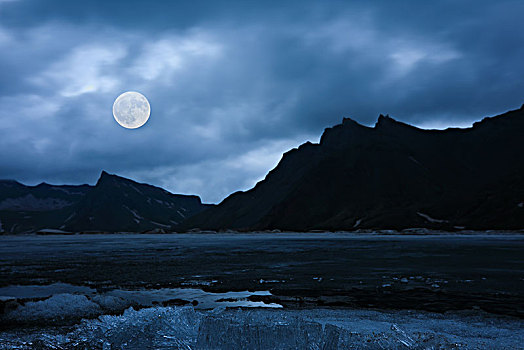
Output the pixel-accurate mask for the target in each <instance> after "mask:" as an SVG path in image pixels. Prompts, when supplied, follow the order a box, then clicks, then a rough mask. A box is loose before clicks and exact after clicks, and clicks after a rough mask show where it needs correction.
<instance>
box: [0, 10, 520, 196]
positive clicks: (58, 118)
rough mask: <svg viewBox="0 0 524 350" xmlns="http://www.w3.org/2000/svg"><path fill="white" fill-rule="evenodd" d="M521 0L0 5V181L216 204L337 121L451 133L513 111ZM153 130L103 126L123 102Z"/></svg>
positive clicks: (517, 79)
mask: <svg viewBox="0 0 524 350" xmlns="http://www.w3.org/2000/svg"><path fill="white" fill-rule="evenodd" d="M523 18H524V1H482V0H477V1H456V0H453V1H451V0H450V1H420V0H414V1H388V0H385V1H343V2H335V1H309V0H302V1H259V2H251V1H220V2H219V1H187V2H182V1H169V2H168V1H162V2H160V1H159V2H153V1H151V2H150V1H134V0H133V1H125V2H124V1H109V0H106V1H103V0H100V1H71V0H67V1H55V0H41V1H34V0H7V1H6V0H0V120H1V123H0V150H1V152H0V178H3V179H16V180H19V181H21V182H23V183H26V184H37V183H39V182H42V181H46V182H50V183H56V184H62V183H71V184H78V183H90V184H93V183H95V182H96V180H97V178H98V176H99V174H100V172H101V170H102V169H104V170H106V171H108V172H110V173H116V174H119V175H122V176H126V177H129V178H132V179H134V180H137V181H140V182H147V183H150V184H153V185H157V186H161V187H164V188H166V189H168V190H170V191H171V192H174V193H187V194H197V195H199V196H201V197H202V199H203V200H204V201H205V202H218V201H220V200H221V199H223V198H224V197H225V196H227V195H228V194H230V193H231V192H234V191H237V190H245V189H248V188H250V187H252V186H253V185H254V184H255V183H256V182H257V181H259V180H261V179H263V177H264V176H265V174H266V173H267V172H268V171H269V170H270V169H272V168H273V167H274V166H275V165H276V164H277V162H278V161H279V159H280V157H281V155H282V153H283V152H285V151H287V150H289V149H291V148H293V147H297V146H298V145H300V144H301V143H303V142H305V141H307V140H310V141H312V142H318V140H319V137H320V135H321V134H322V131H323V129H324V128H326V127H329V126H333V125H335V124H338V123H340V122H341V120H342V118H343V117H351V118H353V119H355V120H357V121H359V122H360V123H363V124H365V125H374V123H375V121H376V119H377V117H378V115H379V114H380V113H383V114H389V115H391V116H392V117H394V118H396V119H397V120H401V121H404V122H408V123H411V124H414V125H417V126H419V127H424V128H445V127H448V126H460V127H467V126H470V125H471V124H472V122H474V121H477V120H480V119H482V118H483V117H485V116H490V115H495V114H498V113H502V112H505V111H507V110H510V109H516V108H519V107H520V106H521V105H522V104H523V103H524V26H523V24H522V23H523ZM128 90H134V91H139V92H141V93H142V94H144V95H145V96H146V97H147V98H148V99H149V102H150V104H151V118H150V119H149V121H148V122H147V124H145V125H144V126H143V127H141V128H139V129H136V130H127V129H124V128H122V127H121V126H119V125H118V124H117V123H116V122H115V120H114V119H113V116H112V104H113V101H114V100H115V98H116V97H117V96H118V95H120V94H121V93H122V92H124V91H128Z"/></svg>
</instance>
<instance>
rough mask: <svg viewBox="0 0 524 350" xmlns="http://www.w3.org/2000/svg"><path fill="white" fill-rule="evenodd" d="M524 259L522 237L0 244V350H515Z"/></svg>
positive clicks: (14, 240) (33, 240) (232, 237)
mask: <svg viewBox="0 0 524 350" xmlns="http://www.w3.org/2000/svg"><path fill="white" fill-rule="evenodd" d="M523 256H524V236H523V235H521V234H475V235H454V234H442V235H424V236H423V235H409V236H407V235H378V234H376V235H369V234H349V233H315V234H311V233H307V234H300V233H271V234H268V233H251V234H176V235H137V234H116V235H72V236H2V237H0V303H1V305H2V309H1V314H0V329H2V331H0V332H1V333H0V344H2V346H3V348H6V349H7V348H14V347H20V348H24V346H26V345H27V344H29V343H31V344H32V345H31V346H34V344H40V345H41V346H42V347H43V348H46V347H49V348H51V345H52V344H62V346H63V347H66V348H72V347H73V345H72V344H77V345H78V348H85V347H86V346H87V347H89V348H98V347H100V348H104V346H107V344H109V343H111V344H120V345H117V348H126V345H125V344H128V345H129V344H134V345H133V346H135V347H129V346H131V345H129V346H128V348H137V347H138V348H140V347H142V346H143V345H144V344H146V345H147V344H149V345H148V346H150V345H151V344H153V345H151V346H153V347H156V348H173V347H175V348H177V347H178V348H184V349H187V348H213V347H211V344H214V345H216V348H217V349H228V348H231V349H251V348H252V349H264V348H279V347H274V345H275V344H276V343H275V342H276V340H275V339H280V341H282V342H283V341H284V340H283V338H278V337H284V338H285V339H294V340H292V341H294V342H295V343H289V344H287V345H285V343H282V344H284V345H282V347H280V348H282V349H287V348H296V346H299V345H300V346H299V347H298V348H311V349H316V348H322V347H321V346H324V348H328V349H330V348H335V349H336V348H344V349H345V348H352V347H351V346H349V345H348V344H353V345H355V347H354V348H363V347H366V346H367V347H368V348H396V347H398V348H432V347H433V348H438V346H443V348H453V346H455V345H453V344H459V345H457V346H463V347H466V348H490V347H492V345H493V346H494V345H495V344H496V345H498V346H499V348H504V347H505V348H515V346H517V347H518V346H520V344H521V343H522V341H523V340H524V339H523V331H522V329H523V327H522V326H523V324H522V319H523V312H524V311H523V309H522V305H524V299H523V292H522V290H524V289H523V287H524V259H523ZM239 307H240V308H241V309H238V308H239ZM231 308H237V309H231ZM124 311H125V312H124ZM123 312H124V314H122V313H123ZM82 319H84V321H82ZM112 327H118V331H116V330H113V331H111V329H112ZM115 329H116V328H115ZM132 334H136V336H132ZM220 334H234V337H232V338H223V337H222V336H221V335H220ZM304 334H309V338H307V337H306V338H307V339H308V340H307V342H308V343H307V344H309V345H307V344H306V345H307V346H306V345H304V344H305V343H304V344H303V343H296V342H299V341H302V340H303V339H304ZM270 335H271V336H270ZM273 335H274V336H273ZM129 337H131V338H133V339H131V338H129ZM221 337H222V338H221ZM257 337H258V340H256V339H257ZM261 337H268V339H265V338H264V340H262V339H261ZM128 338H129V339H128ZM126 339H127V340H126ZM300 339H302V340H300ZM501 339H502V340H503V341H502V340H501ZM501 341H502V342H501ZM24 342H25V343H26V345H24V344H23V343H24ZM46 342H47V343H46ZM272 342H273V343H272ZM46 344H47V345H46ZM82 344H83V345H82ZM104 344H106V345H104ZM137 344H138V345H137ZM176 344H178V345H176ZM220 344H222V345H220ZM257 344H258V345H257ZM292 344H295V345H296V346H295V347H294V346H292ZM297 344H298V345H297ZM322 344H324V345H322ZM325 344H328V345H329V344H331V345H332V346H331V345H329V346H328V345H325ZM439 344H440V345H439ZM460 344H462V345H460ZM517 344H518V345H517ZM40 345H39V346H40ZM426 345H427V346H426ZM31 346H29V345H27V346H26V348H31ZM75 346H76V345H75ZM257 346H258V347H257ZM286 346H287V347H286ZM326 346H327V347H326ZM424 346H426V347H424ZM73 348H74V347H73Z"/></svg>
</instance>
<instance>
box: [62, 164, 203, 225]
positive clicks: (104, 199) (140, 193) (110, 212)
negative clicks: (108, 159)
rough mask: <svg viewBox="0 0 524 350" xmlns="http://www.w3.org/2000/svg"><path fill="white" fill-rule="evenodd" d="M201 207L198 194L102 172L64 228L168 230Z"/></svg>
mask: <svg viewBox="0 0 524 350" xmlns="http://www.w3.org/2000/svg"><path fill="white" fill-rule="evenodd" d="M204 207H205V206H204V205H203V204H202V202H201V201H200V198H199V197H198V196H187V195H180V194H172V193H170V192H168V191H166V190H164V189H162V188H159V187H155V186H151V185H147V184H141V183H138V182H135V181H133V180H129V179H126V178H123V177H120V176H117V175H110V174H108V173H106V172H105V171H103V172H102V175H101V176H100V178H99V179H98V182H97V183H96V185H95V187H94V188H93V189H92V190H91V191H89V193H88V194H87V195H86V196H85V198H84V199H83V200H82V201H81V202H79V203H78V205H77V206H76V207H75V210H74V211H73V212H72V213H71V217H70V218H68V219H67V220H66V221H65V223H64V227H63V228H64V229H65V230H67V231H97V230H102V231H145V230H153V229H165V230H170V229H171V228H172V227H173V226H175V225H178V224H180V223H181V222H182V221H183V220H185V219H186V218H187V217H189V216H192V215H194V214H195V213H197V212H199V211H201V210H203V209H204Z"/></svg>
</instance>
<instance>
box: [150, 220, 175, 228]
mask: <svg viewBox="0 0 524 350" xmlns="http://www.w3.org/2000/svg"><path fill="white" fill-rule="evenodd" d="M151 223H152V224H154V225H157V226H160V227H165V228H171V226H169V225H164V224H161V223H159V222H155V221H151Z"/></svg>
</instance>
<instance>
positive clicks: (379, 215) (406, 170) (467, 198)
mask: <svg viewBox="0 0 524 350" xmlns="http://www.w3.org/2000/svg"><path fill="white" fill-rule="evenodd" d="M197 227H198V228H200V229H214V230H219V229H239V230H259V229H264V230H266V229H280V230H295V231H304V230H313V229H326V230H354V229H361V228H381V229H405V228H412V227H425V228H434V229H447V230H453V229H462V228H466V229H522V228H524V106H523V108H521V109H519V110H514V111H510V112H507V113H505V114H502V115H499V116H496V117H491V118H485V119H484V120H482V121H481V122H477V123H475V124H474V125H473V127H471V128H467V129H457V128H450V129H447V130H422V129H418V128H416V127H413V126H410V125H407V124H404V123H401V122H398V121H395V120H394V119H392V118H390V117H389V116H382V115H381V116H380V117H379V119H378V121H377V123H376V125H375V126H374V127H366V126H363V125H360V124H358V123H357V122H355V121H353V120H351V119H344V120H343V122H342V124H340V125H337V126H335V127H333V128H328V129H326V130H325V132H324V134H323V135H322V137H321V140H320V143H319V144H312V143H305V144H303V145H301V146H300V147H299V148H298V149H293V150H291V151H289V152H287V153H285V154H284V156H283V157H282V159H281V161H280V163H279V164H278V166H277V167H276V168H275V169H273V170H272V171H271V172H270V173H269V174H268V175H267V176H266V178H265V179H264V180H263V181H261V182H259V183H258V184H257V185H256V186H255V187H254V188H252V189H251V190H249V191H246V192H237V193H234V194H232V195H230V196H229V197H227V198H226V199H225V200H224V201H223V202H222V203H220V204H219V205H218V206H216V207H213V208H210V209H208V210H206V211H204V212H202V213H200V214H198V215H196V216H194V217H193V218H191V219H189V220H187V221H186V222H185V223H184V224H183V225H181V226H180V228H181V229H191V228H197Z"/></svg>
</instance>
